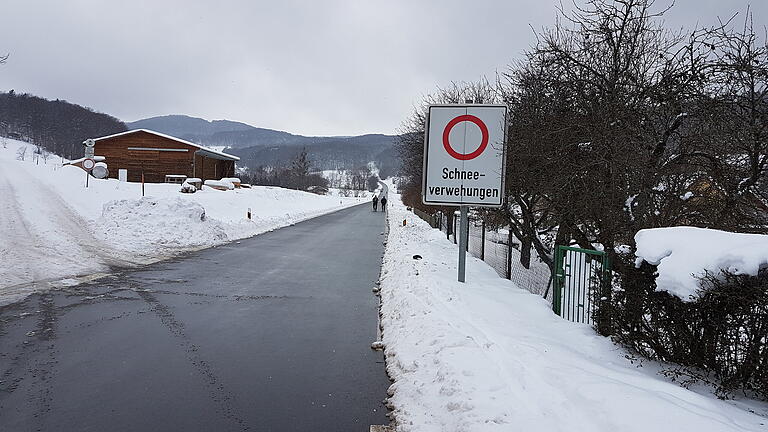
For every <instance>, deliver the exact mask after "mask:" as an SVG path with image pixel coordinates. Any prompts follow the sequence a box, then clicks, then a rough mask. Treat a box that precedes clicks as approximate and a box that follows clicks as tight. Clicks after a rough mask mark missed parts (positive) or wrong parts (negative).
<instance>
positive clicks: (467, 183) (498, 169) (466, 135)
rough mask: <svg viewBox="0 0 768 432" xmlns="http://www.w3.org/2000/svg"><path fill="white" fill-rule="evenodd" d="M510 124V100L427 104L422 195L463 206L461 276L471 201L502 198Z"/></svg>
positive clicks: (461, 275) (491, 203)
mask: <svg viewBox="0 0 768 432" xmlns="http://www.w3.org/2000/svg"><path fill="white" fill-rule="evenodd" d="M506 130H507V107H506V105H484V104H471V103H467V104H455V105H430V106H429V110H428V113H427V124H426V127H425V130H424V171H423V176H422V177H423V183H422V189H421V200H422V202H423V203H424V204H426V205H439V206H458V207H459V210H460V218H461V220H460V225H459V271H458V280H459V282H464V281H465V279H466V278H465V274H466V262H467V261H466V260H467V249H468V241H469V238H468V237H469V236H468V234H469V230H468V228H469V207H470V206H474V207H501V206H502V205H503V204H504V174H505V169H506V165H505V161H506Z"/></svg>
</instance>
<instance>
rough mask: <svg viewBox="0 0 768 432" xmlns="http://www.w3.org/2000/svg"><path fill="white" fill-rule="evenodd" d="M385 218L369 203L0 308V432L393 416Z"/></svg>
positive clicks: (357, 427)
mask: <svg viewBox="0 0 768 432" xmlns="http://www.w3.org/2000/svg"><path fill="white" fill-rule="evenodd" d="M72 229H73V230H74V229H75V228H72ZM383 229H384V215H383V214H382V213H380V212H379V213H373V212H371V209H370V206H369V205H361V206H357V207H353V208H349V209H345V210H341V211H339V212H336V213H332V214H328V215H325V216H321V217H318V218H316V219H312V220H309V221H306V222H302V223H299V224H297V225H295V226H292V227H288V228H284V229H280V230H277V231H273V232H270V233H266V234H263V235H260V236H257V237H254V238H251V239H247V240H243V241H241V242H237V243H230V244H227V245H224V246H220V247H217V248H213V249H207V250H204V251H200V252H195V253H192V254H189V255H187V256H184V257H182V258H176V259H173V260H170V261H166V262H163V263H158V264H153V265H150V266H147V267H145V268H144V269H141V270H134V271H126V272H123V273H119V274H114V275H111V276H108V277H107V278H104V279H101V280H96V281H91V282H88V283H85V284H81V285H79V286H75V287H69V288H65V289H63V290H52V291H48V292H44V293H38V294H33V295H31V296H29V297H27V298H26V299H25V300H23V301H21V302H18V303H14V304H12V305H8V306H5V307H2V308H0V430H3V431H6V430H7V431H16V430H45V431H58V430H62V431H63V430H109V431H137V430H154V431H165V430H187V431H197V430H200V431H202V430H217V431H228V430H276V431H292V430H295V431H300V430H302V431H303V430H306V431H309V430H322V431H331V430H333V431H365V430H368V427H369V425H371V424H385V423H386V422H387V419H386V416H385V411H386V409H385V408H384V407H383V406H382V404H381V401H382V399H384V397H385V396H386V389H387V386H388V385H389V381H388V379H387V377H386V374H385V369H384V365H383V357H382V354H381V353H380V352H375V351H372V350H371V349H370V348H369V346H370V343H371V341H373V340H374V339H375V338H376V319H377V301H376V298H375V297H374V296H373V295H372V293H371V288H372V287H373V285H374V283H375V281H376V280H377V279H378V274H379V269H380V264H381V258H382V253H383V247H382V240H383V237H382V235H381V234H382V231H383ZM75 234H76V233H75V232H74V231H73V235H75Z"/></svg>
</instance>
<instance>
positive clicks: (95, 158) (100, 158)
mask: <svg viewBox="0 0 768 432" xmlns="http://www.w3.org/2000/svg"><path fill="white" fill-rule="evenodd" d="M85 159H87V158H84V157H81V158H80V159H75V160H71V161H69V162H65V163H64V165H74V164H79V163H80V162H82V161H84V160H85ZM91 159H93V160H94V161H95V162H101V161H104V160H106V157H105V156H94V157H92V158H91Z"/></svg>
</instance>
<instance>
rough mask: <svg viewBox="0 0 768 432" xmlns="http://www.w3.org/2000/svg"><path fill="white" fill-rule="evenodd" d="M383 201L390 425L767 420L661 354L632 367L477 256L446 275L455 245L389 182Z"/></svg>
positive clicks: (702, 427) (694, 427)
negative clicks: (463, 278) (684, 383)
mask: <svg viewBox="0 0 768 432" xmlns="http://www.w3.org/2000/svg"><path fill="white" fill-rule="evenodd" d="M391 203H392V205H391V206H390V210H389V229H390V232H389V238H388V241H387V247H386V252H385V256H384V267H383V269H382V281H381V299H382V320H381V323H382V327H383V342H384V345H385V353H386V357H387V371H388V373H389V374H390V376H391V377H392V378H394V380H395V382H394V384H393V385H392V387H391V389H390V393H391V394H392V397H391V399H390V401H391V403H392V404H393V406H394V415H395V418H396V420H397V422H398V427H399V429H398V430H402V431H420V432H432V431H434V432H438V431H456V432H458V431H516V430H521V431H590V432H601V431H605V432H609V431H610V432H614V431H638V432H650V431H697V432H705V431H766V430H768V417H766V416H768V406H766V405H765V404H762V403H758V402H755V401H749V400H747V401H722V400H718V399H716V398H715V397H714V396H712V395H711V393H710V392H709V390H708V389H706V388H699V389H697V391H692V390H687V389H685V388H682V387H680V386H678V385H676V384H674V383H671V382H669V381H668V380H667V379H666V378H664V377H663V376H661V375H659V374H658V371H659V370H660V369H661V368H662V365H659V364H656V363H653V362H643V366H642V367H638V364H637V362H636V361H635V362H634V363H633V362H631V361H630V360H628V358H627V357H626V355H627V353H626V352H625V351H624V350H623V349H621V348H619V347H617V346H615V345H614V344H613V343H612V342H610V340H608V339H606V338H603V337H600V336H598V335H597V334H596V333H595V332H594V331H593V329H592V328H591V327H589V326H587V325H584V324H576V323H572V322H569V321H565V320H563V319H560V318H559V317H557V316H555V315H554V314H553V313H552V310H551V308H550V305H549V304H548V303H547V302H546V301H545V300H544V299H542V298H541V297H539V296H537V295H534V294H531V293H529V292H528V291H525V290H522V289H520V288H517V287H516V286H515V285H514V284H512V283H511V282H509V281H507V280H504V279H501V278H499V277H498V276H497V274H496V272H495V271H494V270H493V269H491V268H490V267H489V266H488V265H487V264H485V263H483V262H482V261H480V260H478V259H476V258H473V257H471V256H468V257H467V283H465V284H462V283H459V282H457V281H456V262H457V248H456V246H455V245H454V244H453V243H451V242H449V241H447V240H446V239H445V237H444V235H443V234H442V233H440V232H439V231H437V230H435V229H432V228H430V227H429V226H428V225H427V224H426V223H425V222H423V221H422V220H421V219H419V218H418V217H416V216H415V215H413V214H412V213H410V212H408V211H406V209H405V208H404V206H403V205H402V204H401V203H400V200H399V197H397V196H396V195H394V194H392V199H391ZM403 220H407V224H406V225H405V226H403V224H402V222H403ZM417 254H418V255H421V257H422V259H415V258H414V255H417ZM749 410H753V411H754V412H756V413H758V414H755V413H752V412H750V411H749Z"/></svg>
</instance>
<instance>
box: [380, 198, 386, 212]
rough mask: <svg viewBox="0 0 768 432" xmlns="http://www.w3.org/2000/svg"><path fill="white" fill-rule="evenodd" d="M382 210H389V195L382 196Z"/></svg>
mask: <svg viewBox="0 0 768 432" xmlns="http://www.w3.org/2000/svg"><path fill="white" fill-rule="evenodd" d="M381 211H387V197H386V196H383V197H381Z"/></svg>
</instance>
